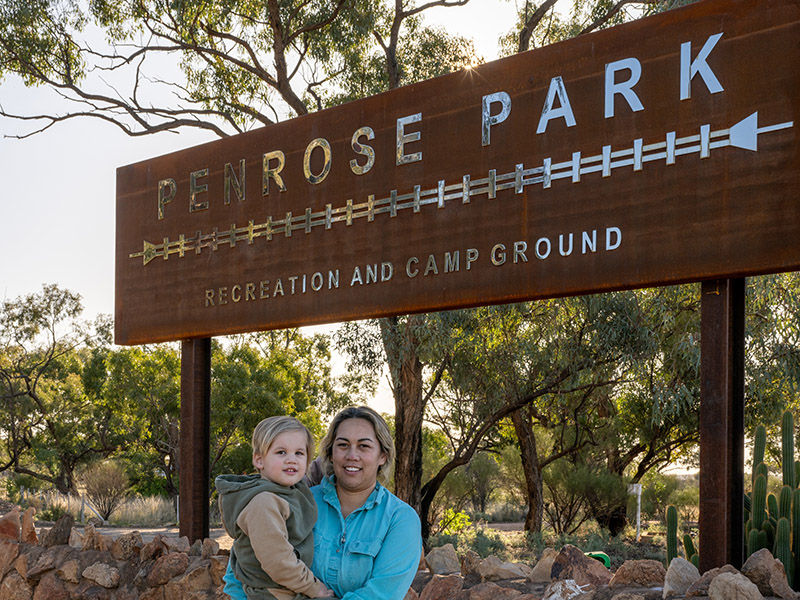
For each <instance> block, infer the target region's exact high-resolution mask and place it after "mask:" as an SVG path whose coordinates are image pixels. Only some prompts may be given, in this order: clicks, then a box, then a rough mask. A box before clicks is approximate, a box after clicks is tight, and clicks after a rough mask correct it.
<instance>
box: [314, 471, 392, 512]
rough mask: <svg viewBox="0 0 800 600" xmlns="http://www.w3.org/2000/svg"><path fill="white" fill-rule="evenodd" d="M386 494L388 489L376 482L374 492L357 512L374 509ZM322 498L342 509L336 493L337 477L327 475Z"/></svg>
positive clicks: (323, 481)
mask: <svg viewBox="0 0 800 600" xmlns="http://www.w3.org/2000/svg"><path fill="white" fill-rule="evenodd" d="M385 493H386V488H385V487H383V486H382V485H381V484H380V483H379V482H375V489H374V490H372V493H370V495H369V496H368V497H367V499H366V500H365V501H364V504H362V505H361V507H360V508H358V509H356V510H369V509H371V508H372V507H374V506H375V505H376V504H378V502H379V501H380V499H381V497H382V496H383V494H385ZM322 497H323V499H324V500H325V502H327V503H328V504H330V505H331V506H335V507H337V508H340V505H339V496H338V494H337V493H336V476H335V475H330V476H328V475H326V476H325V477H324V478H323V480H322Z"/></svg>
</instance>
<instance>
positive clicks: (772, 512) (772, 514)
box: [767, 494, 780, 527]
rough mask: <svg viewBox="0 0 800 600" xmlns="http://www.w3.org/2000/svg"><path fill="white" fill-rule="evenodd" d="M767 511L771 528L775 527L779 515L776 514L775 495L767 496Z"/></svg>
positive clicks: (776, 501)
mask: <svg viewBox="0 0 800 600" xmlns="http://www.w3.org/2000/svg"><path fill="white" fill-rule="evenodd" d="M767 509H768V510H769V520H770V521H772V526H773V527H775V526H776V524H777V523H778V519H779V518H780V514H779V513H778V498H776V497H775V494H770V495H769V496H767Z"/></svg>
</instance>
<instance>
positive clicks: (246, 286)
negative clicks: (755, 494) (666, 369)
mask: <svg viewBox="0 0 800 600" xmlns="http://www.w3.org/2000/svg"><path fill="white" fill-rule="evenodd" d="M799 129H800V1H798V0H759V1H756V0H741V1H740V0H703V1H701V2H698V3H696V4H692V5H690V6H688V7H685V8H682V9H678V10H673V11H669V12H666V13H663V14H660V15H657V16H654V17H650V18H647V19H642V20H639V21H635V22H632V23H629V24H625V25H620V26H618V27H614V28H612V29H609V30H605V31H601V32H597V33H593V34H589V35H585V36H579V37H577V38H575V39H572V40H569V41H566V42H563V43H560V44H554V45H552V46H547V47H545V48H541V49H538V50H534V51H531V52H526V53H523V54H518V55H516V56H512V57H510V58H507V59H503V60H499V61H496V62H493V63H489V64H486V65H482V66H480V67H477V68H474V69H471V70H466V71H461V72H458V73H454V74H451V75H447V76H444V77H439V78H436V79H433V80H430V81H425V82H422V83H418V84H415V85H410V86H407V87H404V88H400V89H397V90H393V91H391V92H387V93H385V94H381V95H378V96H373V97H370V98H366V99H363V100H359V101H357V102H352V103H349V104H345V105H342V106H339V107H336V108H332V109H328V110H324V111H320V112H317V113H313V114H310V115H306V116H303V117H300V118H296V119H291V120H288V121H285V122H282V123H278V124H275V125H270V126H268V127H263V128H260V129H257V130H254V131H251V132H249V133H244V134H241V135H238V136H235V137H231V138H227V139H223V140H219V141H216V142H212V143H209V144H205V145H202V146H198V147H196V148H190V149H188V150H184V151H181V152H176V153H174V154H170V155H167V156H163V157H160V158H155V159H152V160H148V161H144V162H141V163H137V164H134V165H129V166H126V167H122V168H120V169H118V171H117V240H116V244H117V249H116V311H115V322H116V341H117V343H120V344H140V343H149V342H160V341H166V340H183V343H182V358H181V364H182V367H181V452H180V456H181V475H182V476H181V496H180V514H181V535H189V536H190V537H191V538H192V539H199V538H200V537H205V536H207V535H208V506H209V502H208V500H209V498H208V483H209V482H208V476H209V457H208V452H209V449H208V446H209V419H210V416H209V415H210V400H209V398H210V391H209V390H210V361H211V358H210V355H211V343H210V337H211V336H215V335H222V334H230V333H237V332H246V331H253V330H264V329H277V328H284V327H293V326H299V325H310V324H315V323H328V322H336V321H342V320H349V319H360V318H368V317H380V316H388V315H397V314H406V313H412V312H420V311H435V310H444V309H452V308H459V307H469V306H478V305H485V304H497V303H504V302H514V301H522V300H530V299H537V298H551V297H558V296H567V295H576V294H588V293H594V292H603V291H610V290H616V289H632V288H641V287H650V286H658V285H666V284H673V283H681V282H689V281H701V282H702V283H701V298H702V301H701V305H702V310H701V332H700V344H701V365H700V380H701V381H700V395H701V406H700V516H699V521H700V530H701V533H702V547H701V551H700V567H701V569H702V570H707V569H710V568H711V567H715V566H722V565H723V564H726V563H730V564H733V565H734V566H740V565H741V562H742V548H743V540H742V537H743V536H742V531H743V527H742V514H743V509H742V503H743V495H744V478H743V464H744V296H745V293H744V290H745V285H744V277H745V276H747V275H755V274H762V273H774V272H782V271H791V270H798V269H800V193H799V190H800V135H798V130H799ZM187 473H188V474H189V475H188V476H186V474H187Z"/></svg>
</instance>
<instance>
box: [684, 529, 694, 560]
mask: <svg viewBox="0 0 800 600" xmlns="http://www.w3.org/2000/svg"><path fill="white" fill-rule="evenodd" d="M683 551H684V552H686V560H691V558H692V556H694V555H695V554H697V550H695V547H694V540H692V536H691V535H689V534H688V533H685V534H684V535H683Z"/></svg>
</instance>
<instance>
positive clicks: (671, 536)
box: [667, 504, 678, 566]
mask: <svg viewBox="0 0 800 600" xmlns="http://www.w3.org/2000/svg"><path fill="white" fill-rule="evenodd" d="M677 556H678V509H677V508H675V506H674V505H672V504H670V505H669V506H668V507H667V566H669V564H670V563H671V562H672V559H673V558H676V557H677Z"/></svg>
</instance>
